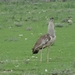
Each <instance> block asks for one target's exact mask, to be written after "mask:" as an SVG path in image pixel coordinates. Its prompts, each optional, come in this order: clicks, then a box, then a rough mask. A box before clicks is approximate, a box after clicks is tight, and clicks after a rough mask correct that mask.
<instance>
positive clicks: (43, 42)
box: [35, 34, 51, 49]
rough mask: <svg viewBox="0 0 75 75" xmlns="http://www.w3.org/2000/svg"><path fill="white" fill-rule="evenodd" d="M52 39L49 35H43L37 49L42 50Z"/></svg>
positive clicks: (38, 41)
mask: <svg viewBox="0 0 75 75" xmlns="http://www.w3.org/2000/svg"><path fill="white" fill-rule="evenodd" d="M50 39H51V38H50V36H49V34H45V35H42V36H41V37H40V38H39V39H38V40H37V42H36V43H35V48H38V49H42V48H43V47H44V46H45V45H46V44H47V43H48V42H49V41H50Z"/></svg>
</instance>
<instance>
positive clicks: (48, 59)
mask: <svg viewBox="0 0 75 75" xmlns="http://www.w3.org/2000/svg"><path fill="white" fill-rule="evenodd" d="M49 48H50V47H48V49H47V62H49Z"/></svg>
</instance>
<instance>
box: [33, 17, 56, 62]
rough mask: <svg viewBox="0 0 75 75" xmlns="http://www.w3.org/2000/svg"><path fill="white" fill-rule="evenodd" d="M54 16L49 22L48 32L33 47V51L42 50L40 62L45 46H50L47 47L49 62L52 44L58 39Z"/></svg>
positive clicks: (35, 52)
mask: <svg viewBox="0 0 75 75" xmlns="http://www.w3.org/2000/svg"><path fill="white" fill-rule="evenodd" d="M53 20H54V18H53V17H51V18H50V20H49V23H48V32H47V33H46V34H44V35H42V36H40V38H39V39H38V40H37V41H36V43H35V44H34V47H33V48H32V53H33V54H37V53H38V52H39V51H40V52H41V55H40V62H42V51H43V49H44V48H46V47H48V49H47V62H49V51H50V50H49V49H50V46H51V45H52V44H54V42H55V40H56V34H55V30H54V23H53Z"/></svg>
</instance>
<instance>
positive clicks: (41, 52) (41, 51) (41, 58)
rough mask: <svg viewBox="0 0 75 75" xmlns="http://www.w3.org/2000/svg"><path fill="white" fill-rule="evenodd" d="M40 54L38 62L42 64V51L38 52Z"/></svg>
mask: <svg viewBox="0 0 75 75" xmlns="http://www.w3.org/2000/svg"><path fill="white" fill-rule="evenodd" d="M40 51H41V52H40V53H41V54H40V62H42V50H40Z"/></svg>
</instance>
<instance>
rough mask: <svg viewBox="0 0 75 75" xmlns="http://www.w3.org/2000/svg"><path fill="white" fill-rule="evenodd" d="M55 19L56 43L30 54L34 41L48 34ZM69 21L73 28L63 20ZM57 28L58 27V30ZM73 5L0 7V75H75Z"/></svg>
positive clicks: (41, 4)
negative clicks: (48, 27)
mask: <svg viewBox="0 0 75 75" xmlns="http://www.w3.org/2000/svg"><path fill="white" fill-rule="evenodd" d="M50 17H54V24H55V31H56V36H57V38H56V41H55V43H54V45H53V46H51V48H50V62H48V63H47V62H46V53H47V48H45V49H44V50H43V61H42V62H40V61H39V59H40V52H39V53H38V54H36V55H33V54H32V48H33V45H34V44H35V42H36V40H37V39H38V38H39V37H40V36H41V35H43V34H45V33H47V24H48V21H49V18H50ZM67 17H72V21H73V23H72V24H68V23H66V22H64V23H62V20H63V19H64V18H67ZM57 25H59V26H57ZM74 31H75V3H74V2H50V3H45V2H37V3H29V2H25V3H18V2H16V3H15V2H13V3H0V75H75V32H74Z"/></svg>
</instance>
